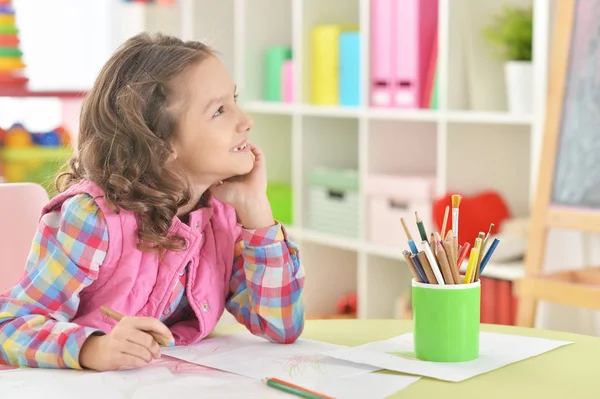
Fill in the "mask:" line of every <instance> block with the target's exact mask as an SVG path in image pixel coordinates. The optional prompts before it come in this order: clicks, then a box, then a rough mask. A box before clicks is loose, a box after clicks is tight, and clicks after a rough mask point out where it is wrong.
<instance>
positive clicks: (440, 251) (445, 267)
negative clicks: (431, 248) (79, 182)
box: [435, 241, 454, 285]
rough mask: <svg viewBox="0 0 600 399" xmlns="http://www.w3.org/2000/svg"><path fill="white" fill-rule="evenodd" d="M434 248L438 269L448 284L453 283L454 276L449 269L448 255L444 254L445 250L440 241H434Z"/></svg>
mask: <svg viewBox="0 0 600 399" xmlns="http://www.w3.org/2000/svg"><path fill="white" fill-rule="evenodd" d="M435 249H436V251H435V252H436V254H437V259H438V262H439V263H440V269H441V270H442V276H444V282H445V283H446V284H448V285H452V284H454V276H452V272H451V271H450V264H449V263H448V257H447V256H446V251H444V247H443V246H442V242H441V241H438V242H436V246H435Z"/></svg>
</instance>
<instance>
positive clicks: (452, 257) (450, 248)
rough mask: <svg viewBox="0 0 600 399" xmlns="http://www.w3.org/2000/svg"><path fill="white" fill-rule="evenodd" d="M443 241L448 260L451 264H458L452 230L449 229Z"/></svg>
mask: <svg viewBox="0 0 600 399" xmlns="http://www.w3.org/2000/svg"><path fill="white" fill-rule="evenodd" d="M443 243H444V249H445V250H446V254H447V255H448V261H449V262H450V264H451V265H456V257H457V254H455V253H454V245H453V243H454V241H453V240H452V230H448V232H447V233H446V238H445V239H444V241H443Z"/></svg>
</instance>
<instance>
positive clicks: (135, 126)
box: [56, 33, 214, 250]
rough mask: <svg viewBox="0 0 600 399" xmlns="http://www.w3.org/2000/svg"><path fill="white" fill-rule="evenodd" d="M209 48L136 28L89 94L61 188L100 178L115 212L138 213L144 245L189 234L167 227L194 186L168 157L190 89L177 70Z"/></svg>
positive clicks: (174, 243) (155, 246)
mask: <svg viewBox="0 0 600 399" xmlns="http://www.w3.org/2000/svg"><path fill="white" fill-rule="evenodd" d="M211 55H214V52H213V50H212V49H210V48H209V47H208V46H207V45H205V44H203V43H200V42H197V41H187V42H184V41H182V40H180V39H178V38H176V37H171V36H166V35H162V34H148V33H141V34H138V35H136V36H134V37H132V38H130V39H129V40H127V41H126V42H125V43H124V44H123V45H122V46H121V47H119V48H118V49H117V51H116V52H115V53H114V54H113V55H112V57H111V58H110V59H109V60H108V61H107V62H106V64H105V65H104V67H103V68H102V70H101V71H100V73H99V75H98V77H97V79H96V81H95V83H94V86H93V88H92V89H91V91H90V92H89V93H88V94H87V96H86V98H85V101H84V104H83V108H82V111H81V120H80V126H79V139H78V145H77V151H76V152H75V155H74V156H73V158H72V159H71V160H70V161H69V170H68V171H67V172H65V173H63V174H61V175H59V176H58V178H57V180H56V186H57V190H58V191H59V192H63V191H64V190H66V189H67V188H68V187H70V186H72V185H73V184H76V183H78V182H80V181H82V180H91V181H93V182H94V183H96V184H97V185H98V186H100V188H102V190H104V193H105V197H104V198H105V200H106V201H107V203H108V204H110V206H111V207H112V208H113V209H114V211H115V212H119V209H125V210H128V211H131V212H134V213H135V215H136V217H137V222H138V223H137V224H138V226H137V228H138V230H137V234H138V248H139V249H141V250H181V249H183V248H185V241H184V240H183V238H181V237H178V236H169V235H168V231H169V228H170V226H171V223H172V219H173V217H174V216H175V215H176V213H177V209H178V208H180V207H182V206H184V205H186V204H187V203H188V202H189V201H190V199H191V189H190V185H189V182H188V181H187V179H186V178H185V176H184V175H183V174H182V173H180V172H179V171H177V170H174V168H168V167H166V165H167V163H168V161H169V158H170V156H171V154H172V148H171V141H172V138H173V137H174V135H175V134H176V132H177V129H178V115H179V113H180V112H181V109H180V108H181V106H182V103H183V102H184V101H183V98H184V97H185V85H184V83H183V82H182V79H179V78H180V77H181V76H182V75H184V74H185V73H186V72H187V71H189V70H190V68H191V67H193V66H194V65H196V64H197V63H199V62H200V61H202V60H203V59H205V58H206V57H208V56H211Z"/></svg>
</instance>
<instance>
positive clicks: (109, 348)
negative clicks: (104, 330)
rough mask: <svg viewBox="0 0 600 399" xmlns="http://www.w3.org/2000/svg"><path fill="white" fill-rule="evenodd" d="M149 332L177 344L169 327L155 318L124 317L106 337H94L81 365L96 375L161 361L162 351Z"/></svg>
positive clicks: (85, 346)
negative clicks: (101, 372) (96, 373)
mask: <svg viewBox="0 0 600 399" xmlns="http://www.w3.org/2000/svg"><path fill="white" fill-rule="evenodd" d="M149 332H153V333H157V334H161V335H163V336H164V337H166V338H168V339H169V341H170V342H174V341H175V340H174V339H173V334H171V331H170V330H169V328H168V327H167V326H165V325H164V324H163V323H161V322H160V321H159V320H157V319H154V318H152V317H124V318H123V319H122V320H121V321H120V322H119V324H117V325H116V326H115V328H113V330H112V331H111V332H110V333H109V334H106V335H92V336H90V337H88V339H87V340H86V341H85V343H84V344H83V347H82V348H81V351H80V352H79V364H80V365H81V366H82V367H84V368H87V369H91V370H96V371H113V370H121V369H131V368H139V367H143V366H145V365H147V364H148V363H150V362H151V361H152V360H153V359H158V358H159V357H160V347H159V346H158V343H156V341H155V340H154V338H153V337H152V335H150V334H149Z"/></svg>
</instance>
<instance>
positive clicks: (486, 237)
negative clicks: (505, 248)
mask: <svg viewBox="0 0 600 399" xmlns="http://www.w3.org/2000/svg"><path fill="white" fill-rule="evenodd" d="M494 227H496V225H495V224H494V223H490V228H489V230H488V232H487V234H486V235H485V239H484V240H483V243H484V244H485V243H486V242H487V240H488V238H490V236H491V235H492V232H493V231H494Z"/></svg>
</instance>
